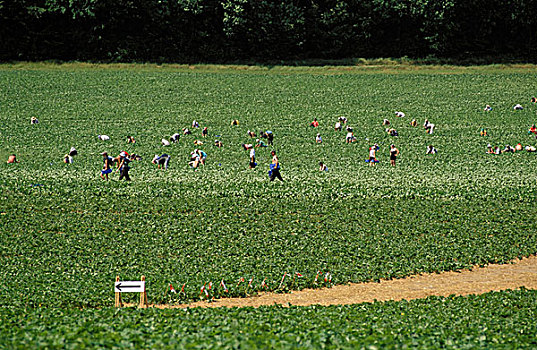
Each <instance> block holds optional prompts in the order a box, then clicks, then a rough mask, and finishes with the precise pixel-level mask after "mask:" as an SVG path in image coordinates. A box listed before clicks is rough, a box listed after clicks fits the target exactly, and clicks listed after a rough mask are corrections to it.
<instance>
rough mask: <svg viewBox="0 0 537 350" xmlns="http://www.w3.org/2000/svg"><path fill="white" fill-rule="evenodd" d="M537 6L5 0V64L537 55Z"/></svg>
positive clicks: (1, 40) (426, 0) (1, 53)
mask: <svg viewBox="0 0 537 350" xmlns="http://www.w3.org/2000/svg"><path fill="white" fill-rule="evenodd" d="M536 35H537V1H535V0H349V1H336V0H325V1H321V0H286V1H269V0H0V60H2V61H8V60H51V59H58V60H83V61H150V62H184V63H192V62H215V63H216V62H238V61H253V62H270V61H278V60H286V61H289V60H310V59H329V60H338V59H345V58H352V57H364V58H371V57H405V56H407V57H410V58H427V57H436V58H450V59H455V60H464V59H467V58H468V57H511V58H515V59H520V60H525V61H535V60H536V58H537V42H536V39H537V38H536Z"/></svg>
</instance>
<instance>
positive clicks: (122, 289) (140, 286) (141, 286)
mask: <svg viewBox="0 0 537 350" xmlns="http://www.w3.org/2000/svg"><path fill="white" fill-rule="evenodd" d="M114 292H115V294H116V303H115V305H116V307H122V306H123V302H122V301H121V293H140V304H138V307H139V308H145V307H147V292H146V290H145V276H142V278H141V280H140V281H120V280H119V276H116V283H114Z"/></svg>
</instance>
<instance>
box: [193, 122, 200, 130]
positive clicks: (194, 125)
mask: <svg viewBox="0 0 537 350" xmlns="http://www.w3.org/2000/svg"><path fill="white" fill-rule="evenodd" d="M199 127H200V124H199V123H198V122H197V121H195V120H193V121H192V128H199Z"/></svg>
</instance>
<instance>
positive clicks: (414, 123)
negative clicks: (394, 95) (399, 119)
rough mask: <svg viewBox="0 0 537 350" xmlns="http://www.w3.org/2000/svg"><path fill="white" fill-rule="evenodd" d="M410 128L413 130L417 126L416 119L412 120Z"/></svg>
mask: <svg viewBox="0 0 537 350" xmlns="http://www.w3.org/2000/svg"><path fill="white" fill-rule="evenodd" d="M410 126H412V127H414V128H415V127H416V126H418V122H417V121H416V119H412V121H411V122H410Z"/></svg>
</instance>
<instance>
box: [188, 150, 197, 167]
mask: <svg viewBox="0 0 537 350" xmlns="http://www.w3.org/2000/svg"><path fill="white" fill-rule="evenodd" d="M197 151H198V150H195V151H194V152H192V153H190V162H188V165H189V166H190V167H191V168H193V169H197V168H198V166H199V164H200V156H199V154H198V152H197Z"/></svg>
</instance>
